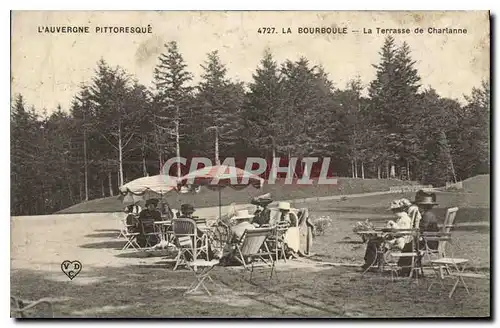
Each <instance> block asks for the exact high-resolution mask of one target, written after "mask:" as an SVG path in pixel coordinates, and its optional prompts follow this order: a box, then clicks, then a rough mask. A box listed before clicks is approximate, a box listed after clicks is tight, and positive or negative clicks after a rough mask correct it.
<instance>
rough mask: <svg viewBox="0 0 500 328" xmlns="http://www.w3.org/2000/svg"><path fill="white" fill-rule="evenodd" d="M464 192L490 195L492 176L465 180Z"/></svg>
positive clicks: (479, 176)
mask: <svg viewBox="0 0 500 328" xmlns="http://www.w3.org/2000/svg"><path fill="white" fill-rule="evenodd" d="M462 183H463V186H464V191H466V192H471V193H477V194H487V195H489V194H490V175H489V174H482V175H476V176H475V177H472V178H468V179H465V180H464V181H463V182H462Z"/></svg>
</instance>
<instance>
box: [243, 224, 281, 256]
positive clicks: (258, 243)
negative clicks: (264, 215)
mask: <svg viewBox="0 0 500 328" xmlns="http://www.w3.org/2000/svg"><path fill="white" fill-rule="evenodd" d="M272 232H273V228H255V229H249V230H245V232H244V233H243V236H241V241H242V242H241V246H240V251H241V253H242V254H243V256H248V255H254V254H257V253H258V252H259V250H260V248H261V247H262V245H263V244H264V242H265V241H266V239H267V237H268V236H269V235H270V234H272Z"/></svg>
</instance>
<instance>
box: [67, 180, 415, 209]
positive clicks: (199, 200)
mask: <svg viewBox="0 0 500 328" xmlns="http://www.w3.org/2000/svg"><path fill="white" fill-rule="evenodd" d="M408 184H409V182H407V181H399V180H377V179H364V180H362V179H352V178H339V179H338V184H337V185H296V184H293V185H285V184H283V181H277V183H276V184H274V185H265V186H264V187H263V188H262V189H260V190H259V189H255V188H253V187H248V188H245V189H243V190H233V189H231V188H226V189H224V190H223V191H222V192H221V200H222V205H228V204H231V203H233V202H235V203H237V204H245V203H248V202H249V200H250V199H251V198H252V197H254V196H256V195H260V194H264V193H268V192H270V193H271V194H272V196H273V198H274V199H275V200H280V199H300V198H307V197H321V196H330V195H348V194H358V193H365V192H374V191H386V190H389V188H390V187H393V186H400V185H408ZM411 184H415V182H411ZM166 200H167V201H168V202H169V204H170V205H171V206H173V207H174V208H179V207H180V205H181V204H182V203H191V204H193V205H194V206H195V207H208V206H217V205H218V204H219V194H218V192H217V191H212V190H209V189H208V188H201V191H200V192H199V193H198V194H194V195H193V194H178V193H176V192H171V193H169V194H168V195H167V196H166ZM121 210H123V205H122V203H121V201H120V200H119V199H118V197H117V196H114V197H106V198H100V199H95V200H91V201H88V202H83V203H79V204H76V205H73V206H71V207H69V208H66V209H64V210H61V211H59V212H58V213H57V214H68V213H91V212H118V211H121Z"/></svg>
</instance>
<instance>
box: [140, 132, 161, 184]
mask: <svg viewBox="0 0 500 328" xmlns="http://www.w3.org/2000/svg"><path fill="white" fill-rule="evenodd" d="M141 155H142V176H143V177H147V176H148V168H147V166H146V138H144V136H142V143H141ZM160 173H161V172H160Z"/></svg>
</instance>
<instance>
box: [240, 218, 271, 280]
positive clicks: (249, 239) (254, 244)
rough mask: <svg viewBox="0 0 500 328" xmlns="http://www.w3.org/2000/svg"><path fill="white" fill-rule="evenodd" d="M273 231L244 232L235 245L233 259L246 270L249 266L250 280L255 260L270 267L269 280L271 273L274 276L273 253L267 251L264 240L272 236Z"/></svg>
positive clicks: (250, 230) (263, 229) (262, 229)
mask: <svg viewBox="0 0 500 328" xmlns="http://www.w3.org/2000/svg"><path fill="white" fill-rule="evenodd" d="M273 231H274V229H273V228H256V229H249V230H245V232H244V233H243V235H242V236H241V238H240V240H239V241H238V242H237V243H236V245H235V251H234V258H235V259H236V260H237V261H238V262H240V263H241V264H243V266H244V267H245V269H247V270H248V265H249V264H251V270H250V280H251V279H252V276H253V271H254V263H255V259H260V260H262V261H263V262H264V263H266V264H268V265H270V267H271V275H270V277H269V279H271V278H272V277H273V272H274V273H275V274H276V268H275V261H274V259H273V255H274V254H275V253H274V252H273V251H270V250H269V247H268V246H267V243H266V239H267V238H268V237H269V236H270V235H272V234H273ZM265 257H267V259H268V260H269V261H271V263H268V262H267V261H266V259H265Z"/></svg>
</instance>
